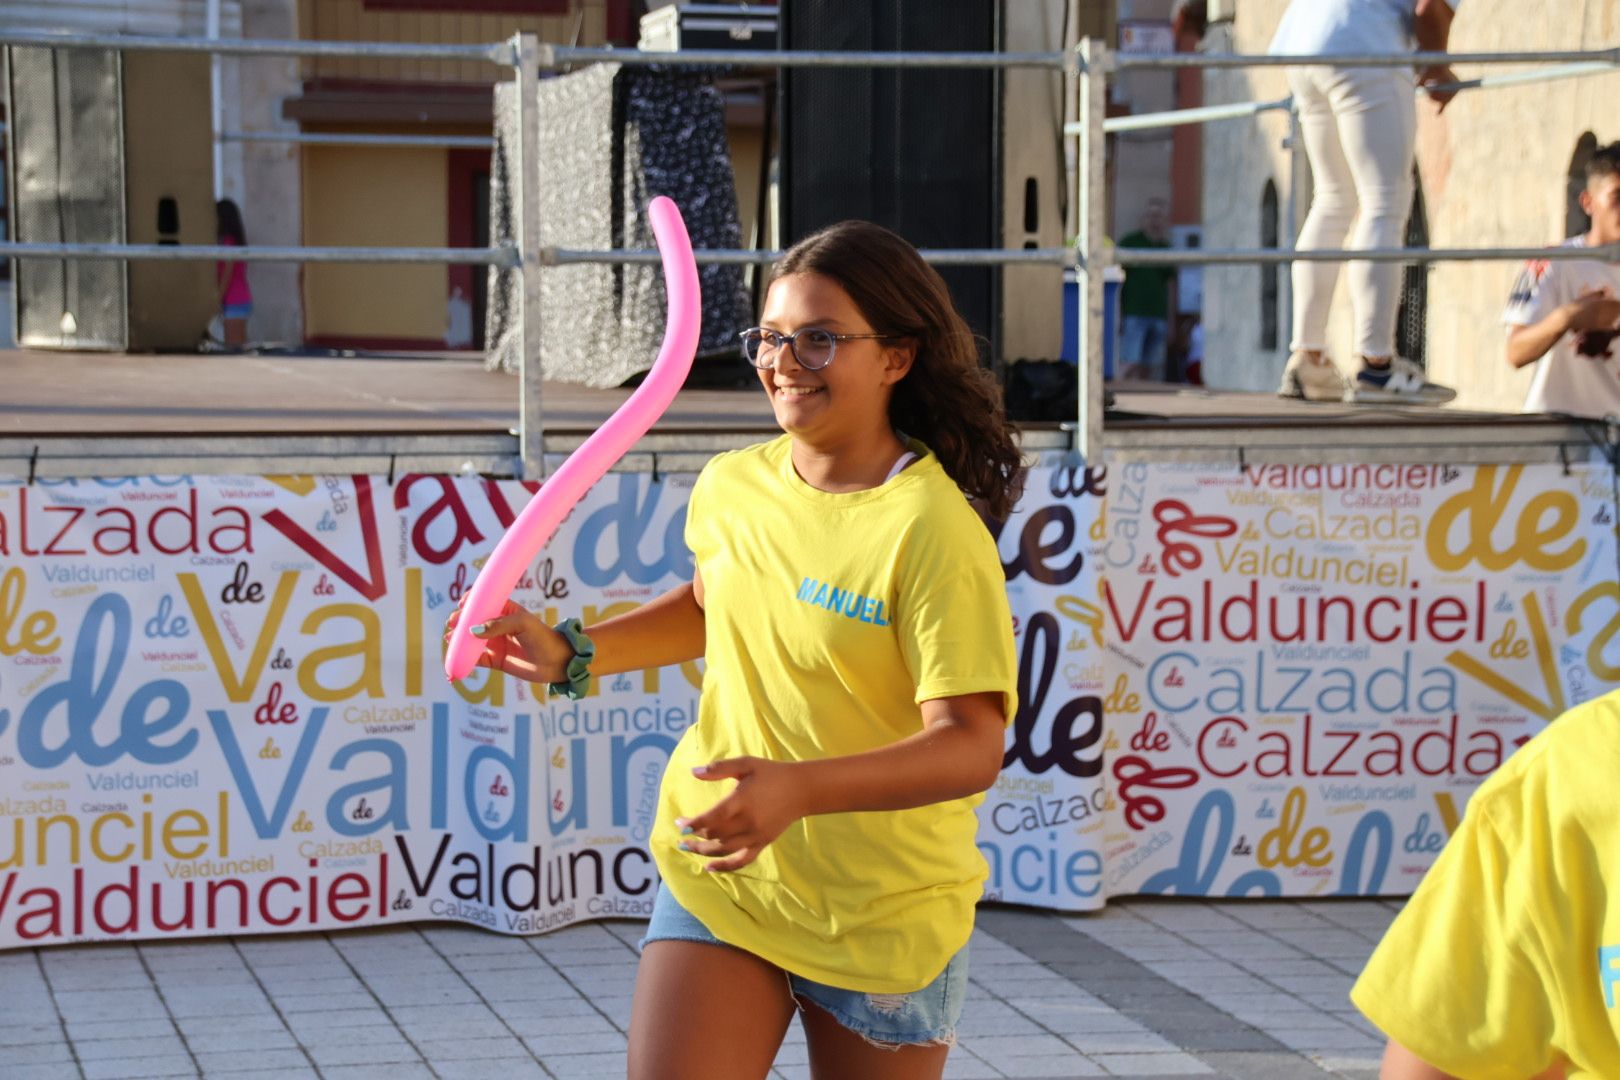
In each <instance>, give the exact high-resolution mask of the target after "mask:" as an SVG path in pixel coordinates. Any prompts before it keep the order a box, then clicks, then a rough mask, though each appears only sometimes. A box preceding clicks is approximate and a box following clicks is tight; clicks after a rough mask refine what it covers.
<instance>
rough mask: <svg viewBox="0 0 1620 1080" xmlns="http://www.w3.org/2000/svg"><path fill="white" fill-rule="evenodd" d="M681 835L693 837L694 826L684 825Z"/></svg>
mask: <svg viewBox="0 0 1620 1080" xmlns="http://www.w3.org/2000/svg"><path fill="white" fill-rule="evenodd" d="M681 835H682V836H691V835H692V826H690V825H682V826H681Z"/></svg>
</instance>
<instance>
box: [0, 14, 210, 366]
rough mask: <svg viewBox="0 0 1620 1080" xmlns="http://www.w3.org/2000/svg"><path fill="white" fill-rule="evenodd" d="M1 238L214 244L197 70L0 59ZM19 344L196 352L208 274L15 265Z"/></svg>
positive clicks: (180, 58)
mask: <svg viewBox="0 0 1620 1080" xmlns="http://www.w3.org/2000/svg"><path fill="white" fill-rule="evenodd" d="M6 70H7V74H8V78H7V80H6V85H5V91H6V95H5V97H6V101H5V104H6V115H7V117H8V118H9V119H10V121H11V126H10V131H9V137H10V147H11V153H10V155H9V156H8V160H9V162H10V167H11V175H10V176H9V177H8V180H9V181H10V183H9V187H10V190H11V191H12V192H13V198H14V207H13V221H14V226H13V229H14V233H13V238H14V239H16V240H18V241H20V242H30V243H131V244H176V243H180V244H212V243H213V242H214V238H215V214H214V194H213V189H214V176H213V152H212V128H211V123H210V119H209V79H208V58H207V57H206V56H201V55H194V56H187V55H177V54H169V53H146V52H131V53H127V54H120V53H118V52H111V51H102V50H94V49H50V48H43V47H32V46H16V47H11V48H8V49H6ZM13 290H14V292H13V295H14V304H15V314H16V323H15V325H16V328H17V343H18V344H19V345H23V346H26V347H33V348H56V349H114V350H145V349H183V350H188V351H189V350H192V349H195V348H196V347H197V344H198V342H199V341H200V340H201V338H202V337H203V335H204V333H205V332H206V330H207V328H208V320H209V319H210V318H212V317H213V315H214V313H215V311H216V310H217V308H218V289H217V287H216V286H215V283H214V267H213V265H212V264H211V263H208V262H191V261H184V262H169V261H163V262H150V261H134V262H132V261H128V260H123V259H19V260H17V262H16V264H15V273H14V275H13Z"/></svg>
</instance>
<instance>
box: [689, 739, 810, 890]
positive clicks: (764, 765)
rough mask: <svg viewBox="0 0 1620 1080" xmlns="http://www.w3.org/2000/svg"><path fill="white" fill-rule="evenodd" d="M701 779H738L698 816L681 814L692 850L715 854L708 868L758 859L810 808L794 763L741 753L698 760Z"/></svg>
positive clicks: (733, 866) (737, 865)
mask: <svg viewBox="0 0 1620 1080" xmlns="http://www.w3.org/2000/svg"><path fill="white" fill-rule="evenodd" d="M692 775H694V776H696V777H697V778H698V779H699V780H736V781H737V786H736V787H735V788H734V789H732V791H731V793H730V794H729V795H727V796H726V797H725V798H723V799H721V800H720V801H719V802H717V803H715V804H714V805H713V806H711V807H710V808H709V809H708V810H706V811H704V812H703V813H701V814H699V815H697V816H696V817H693V818H676V819H675V827H676V828H678V829H682V830H685V829H690V830H691V832H690V833H689V834H687V835H686V836H685V837H684V838H683V840H682V844H683V846H684V847H685V848H686V850H688V851H692V852H695V853H697V854H699V855H708V856H714V857H716V858H715V861H713V862H711V863H709V864H707V865H706V866H705V867H704V869H705V870H712V871H726V870H740V869H741V868H743V867H744V866H747V865H748V864H749V863H751V862H753V861H754V860H755V859H757V858H759V853H760V852H761V851H763V850H765V846H766V845H767V844H769V843H770V842H771V841H772V840H775V839H776V838H777V837H778V836H781V835H782V830H784V829H786V828H787V827H788V826H789V825H791V824H793V823H794V822H795V821H798V820H799V819H800V818H802V817H804V816H805V815H806V814H808V813H809V809H808V800H807V793H806V792H805V790H804V785H803V783H802V782H801V780H800V776H801V773H800V771H799V770H798V769H796V768H795V767H794V766H793V765H792V764H791V763H788V762H781V761H771V760H769V759H768V758H757V757H739V758H728V759H726V760H724V761H716V762H712V763H711V764H708V765H699V766H698V767H697V768H695V769H693V770H692Z"/></svg>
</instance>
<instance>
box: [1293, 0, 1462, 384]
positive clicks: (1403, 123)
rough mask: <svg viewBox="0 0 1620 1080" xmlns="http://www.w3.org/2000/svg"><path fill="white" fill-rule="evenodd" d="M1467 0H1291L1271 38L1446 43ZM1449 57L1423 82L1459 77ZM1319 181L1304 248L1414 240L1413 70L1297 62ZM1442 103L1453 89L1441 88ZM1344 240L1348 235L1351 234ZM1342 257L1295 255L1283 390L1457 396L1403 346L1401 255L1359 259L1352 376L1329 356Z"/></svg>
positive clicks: (1305, 130)
mask: <svg viewBox="0 0 1620 1080" xmlns="http://www.w3.org/2000/svg"><path fill="white" fill-rule="evenodd" d="M1460 2H1461V0H1450V3H1448V2H1447V0H1293V2H1292V3H1290V4H1289V6H1288V10H1287V11H1286V12H1284V13H1283V17H1282V22H1281V23H1280V24H1279V25H1278V28H1277V35H1276V37H1275V38H1274V39H1273V40H1272V43H1271V52H1272V53H1273V54H1274V55H1295V56H1306V55H1309V56H1322V57H1324V58H1330V57H1332V56H1334V55H1339V56H1351V55H1375V54H1378V55H1388V54H1394V53H1402V52H1410V51H1412V49H1413V46H1414V44H1415V45H1416V46H1417V48H1419V49H1421V50H1422V51H1425V52H1439V51H1443V50H1444V49H1445V47H1446V40H1447V38H1448V36H1449V34H1450V30H1451V20H1452V16H1453V13H1454V9H1455V8H1456V6H1457V5H1458V4H1459V3H1460ZM1455 78H1456V76H1455V75H1454V74H1453V73H1452V71H1451V69H1450V68H1449V67H1445V66H1440V67H1431V68H1427V69H1425V70H1424V71H1422V72H1421V73H1420V75H1419V78H1418V82H1419V83H1420V84H1423V85H1430V86H1432V85H1435V84H1438V83H1443V82H1450V81H1454V80H1455ZM1288 83H1289V86H1290V88H1291V89H1292V90H1293V94H1294V103H1295V107H1296V108H1297V109H1298V112H1299V122H1300V134H1301V135H1302V136H1303V139H1304V143H1305V153H1306V155H1307V157H1308V158H1309V159H1310V163H1311V173H1312V176H1313V177H1314V179H1315V191H1314V193H1313V195H1312V197H1311V209H1310V213H1309V214H1308V215H1307V216H1306V218H1305V224H1304V225H1303V226H1302V227H1301V229H1300V234H1299V241H1298V244H1297V247H1298V248H1299V249H1300V250H1306V249H1311V248H1343V247H1349V248H1352V249H1356V248H1393V247H1403V246H1405V238H1406V218H1407V214H1408V213H1409V211H1410V210H1411V205H1412V154H1413V147H1414V142H1415V139H1416V134H1417V115H1416V101H1415V95H1414V90H1413V83H1412V71H1411V69H1409V68H1366V67H1361V68H1357V67H1343V66H1337V65H1324V66H1322V67H1297V68H1290V69H1289V71H1288ZM1432 96H1434V97H1435V99H1436V100H1437V101H1439V103H1440V107H1441V108H1444V107H1445V104H1446V102H1447V101H1449V100H1450V98H1451V94H1450V93H1434V94H1433V95H1432ZM1346 240H1348V241H1349V243H1348V244H1347V243H1346ZM1340 265H1341V264H1339V263H1324V262H1303V261H1301V262H1296V263H1294V264H1293V284H1294V335H1293V340H1292V342H1290V345H1289V349H1290V355H1289V358H1288V366H1287V368H1286V369H1285V370H1284V371H1283V379H1282V385H1281V386H1280V387H1279V388H1278V391H1277V392H1278V393H1279V394H1281V395H1282V396H1283V397H1290V398H1304V399H1305V400H1308V401H1341V400H1342V401H1384V402H1388V401H1405V402H1418V403H1424V404H1443V403H1445V402H1447V401H1450V400H1451V399H1452V398H1454V397H1456V396H1457V392H1456V391H1455V390H1452V389H1450V388H1448V387H1443V386H1439V385H1437V384H1435V383H1431V382H1429V381H1428V380H1427V379H1426V378H1425V377H1424V374H1423V369H1422V368H1420V367H1419V366H1418V365H1417V364H1415V363H1413V362H1412V361H1411V360H1408V359H1406V358H1405V357H1401V356H1396V355H1395V321H1396V319H1397V317H1398V316H1399V313H1400V289H1401V267H1400V264H1398V263H1370V262H1352V263H1351V264H1350V297H1351V305H1352V308H1353V313H1354V318H1355V350H1356V354H1357V357H1358V359H1359V370H1358V371H1357V373H1356V375H1355V378H1354V379H1352V380H1348V381H1347V380H1346V379H1345V378H1344V376H1343V375H1342V374H1341V373H1340V371H1339V369H1338V367H1337V366H1335V365H1334V363H1333V361H1332V360H1331V359H1330V358H1329V357H1328V355H1327V324H1328V312H1329V308H1330V306H1331V304H1332V302H1333V290H1334V287H1335V285H1336V284H1337V282H1338V277H1339V267H1340Z"/></svg>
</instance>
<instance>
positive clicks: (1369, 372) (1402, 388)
mask: <svg viewBox="0 0 1620 1080" xmlns="http://www.w3.org/2000/svg"><path fill="white" fill-rule="evenodd" d="M1384 370H1385V369H1382V368H1371V367H1368V366H1366V365H1365V364H1363V365H1362V368H1361V370H1360V371H1358V372H1357V373H1356V377H1355V380H1354V381H1353V382H1351V383H1350V384H1349V385H1348V386H1347V387H1346V388H1345V392H1344V400H1346V401H1353V402H1360V403H1362V404H1375V403H1383V404H1402V403H1405V404H1408V405H1444V404H1445V403H1446V402H1448V401H1450V400H1451V399H1452V398H1454V397H1456V396H1457V391H1455V390H1453V389H1452V388H1451V387H1449V386H1441V385H1440V384H1439V383H1432V382H1430V381H1429V380H1428V379H1427V378H1426V377H1425V376H1424V374H1423V369H1422V368H1420V367H1418V366H1417V365H1416V364H1415V363H1413V362H1412V361H1410V360H1408V359H1407V358H1406V357H1404V356H1396V357H1393V358H1391V360H1390V362H1389V368H1388V372H1389V374H1388V375H1387V376H1385V375H1384Z"/></svg>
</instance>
